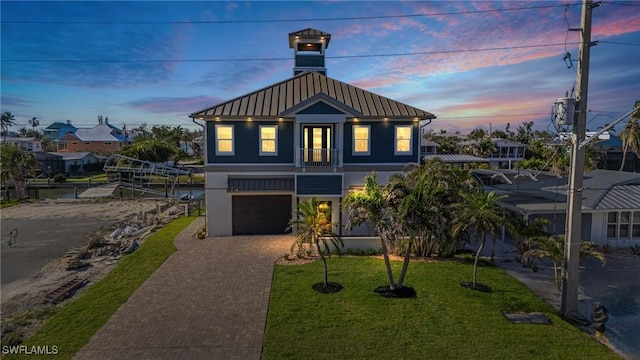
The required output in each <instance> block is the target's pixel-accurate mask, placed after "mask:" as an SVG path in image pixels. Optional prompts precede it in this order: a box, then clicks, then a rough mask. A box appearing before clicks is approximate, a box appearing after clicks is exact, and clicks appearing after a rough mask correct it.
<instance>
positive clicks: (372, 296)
mask: <svg viewBox="0 0 640 360" xmlns="http://www.w3.org/2000/svg"><path fill="white" fill-rule="evenodd" d="M328 261H329V263H328V268H329V281H332V282H339V283H341V284H342V285H343V286H344V290H342V291H341V292H339V293H335V294H320V293H317V292H315V291H314V290H313V289H312V288H311V285H312V284H313V283H316V282H319V281H321V280H322V263H321V262H319V261H317V262H314V263H311V264H307V265H301V266H276V268H275V272H274V279H273V287H272V290H271V300H270V304H269V313H268V320H267V327H266V334H265V338H264V349H263V358H264V359H302V358H305V359H517V358H521V359H574V358H576V356H578V354H579V357H580V358H582V359H619V357H618V356H617V355H616V354H615V353H613V352H612V351H611V350H609V349H608V348H607V347H605V346H604V345H602V344H600V343H599V342H597V341H596V340H594V339H593V338H591V337H590V336H589V335H588V334H586V333H584V332H582V331H580V330H578V329H576V328H575V327H573V326H571V325H569V324H568V323H566V322H565V321H563V320H562V319H561V318H560V317H558V316H557V313H556V312H555V311H554V309H553V308H552V307H551V306H550V305H548V304H547V303H545V302H544V301H543V300H541V299H540V298H538V297H537V296H535V295H534V294H533V293H532V292H531V291H530V290H529V289H528V288H526V287H525V286H524V285H523V284H522V283H520V282H518V281H517V280H515V279H513V278H512V277H510V276H508V275H507V274H505V273H504V272H502V271H501V270H499V269H496V268H493V267H481V268H479V269H478V281H479V282H480V283H483V284H486V285H489V286H491V288H492V289H493V292H491V293H481V292H477V291H474V290H470V289H467V288H463V287H461V286H460V285H459V284H460V282H462V281H469V280H471V272H472V266H471V265H469V264H465V263H460V262H453V261H440V262H412V263H411V264H410V267H409V272H408V278H407V282H406V285H408V286H411V287H413V288H414V289H415V290H416V292H417V294H418V296H417V297H416V298H413V299H388V298H384V297H382V296H380V295H378V294H376V293H374V292H373V290H374V289H375V288H376V287H377V286H379V285H385V280H386V275H385V268H384V265H383V263H382V260H379V259H373V258H365V259H363V258H357V257H356V258H352V257H343V258H338V257H332V258H331V259H329V260H328ZM394 266H395V268H396V269H395V271H399V267H400V263H399V262H395V263H394ZM396 274H397V272H396ZM503 310H505V311H508V312H516V311H523V312H536V311H540V312H544V313H546V314H547V316H548V317H549V318H550V319H551V320H552V322H553V324H552V325H538V324H514V323H511V322H509V321H508V320H506V319H505V318H504V316H503V315H502V313H501V311H503Z"/></svg>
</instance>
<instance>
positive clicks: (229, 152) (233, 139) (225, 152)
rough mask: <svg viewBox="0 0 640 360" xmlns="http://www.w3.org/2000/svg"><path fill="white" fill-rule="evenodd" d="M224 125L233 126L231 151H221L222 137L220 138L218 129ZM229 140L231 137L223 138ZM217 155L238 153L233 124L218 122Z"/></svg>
mask: <svg viewBox="0 0 640 360" xmlns="http://www.w3.org/2000/svg"><path fill="white" fill-rule="evenodd" d="M222 127H230V128H231V151H220V148H219V147H220V139H219V138H218V134H219V132H218V129H219V128H222ZM222 140H229V139H222ZM215 142H216V155H217V156H233V155H235V154H236V141H235V130H234V126H233V125H232V124H216V139H215Z"/></svg>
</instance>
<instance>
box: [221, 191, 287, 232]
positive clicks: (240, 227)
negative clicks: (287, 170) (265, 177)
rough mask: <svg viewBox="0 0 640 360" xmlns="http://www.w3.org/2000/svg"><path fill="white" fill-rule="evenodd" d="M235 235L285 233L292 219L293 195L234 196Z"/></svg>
mask: <svg viewBox="0 0 640 360" xmlns="http://www.w3.org/2000/svg"><path fill="white" fill-rule="evenodd" d="M232 206H233V210H232V216H233V220H232V222H233V235H273V234H284V233H285V231H284V230H285V229H286V228H287V226H288V223H289V219H291V195H256V196H253V195H251V196H239V195H237V196H233V197H232Z"/></svg>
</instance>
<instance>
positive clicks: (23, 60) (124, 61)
mask: <svg viewBox="0 0 640 360" xmlns="http://www.w3.org/2000/svg"><path fill="white" fill-rule="evenodd" d="M571 44H578V43H577V42H575V43H571ZM554 46H565V43H554V44H541V45H521V46H505V47H494V48H481V49H460V50H437V51H418V52H408V53H390V54H363V55H342V56H326V58H327V59H348V58H372V57H393V56H416V55H435V54H452V53H464V52H482V51H501V50H514V49H530V48H540V47H554ZM292 60H293V59H292V58H290V57H286V58H237V59H168V60H158V59H154V60H122V59H118V60H115V59H114V60H110V59H85V60H72V59H2V60H1V61H2V62H31V63H176V62H235V61H242V62H245V61H292Z"/></svg>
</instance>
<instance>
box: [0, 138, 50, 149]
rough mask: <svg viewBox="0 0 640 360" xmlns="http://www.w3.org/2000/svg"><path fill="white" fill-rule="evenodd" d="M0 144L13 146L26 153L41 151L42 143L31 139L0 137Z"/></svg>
mask: <svg viewBox="0 0 640 360" xmlns="http://www.w3.org/2000/svg"><path fill="white" fill-rule="evenodd" d="M0 142H2V143H5V144H9V145H15V146H17V147H19V148H20V149H22V150H23V151H27V152H35V151H42V142H41V141H40V140H38V139H36V138H33V137H13V136H0Z"/></svg>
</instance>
